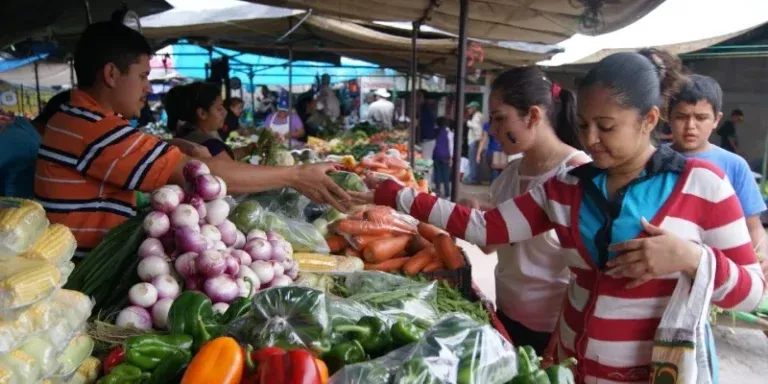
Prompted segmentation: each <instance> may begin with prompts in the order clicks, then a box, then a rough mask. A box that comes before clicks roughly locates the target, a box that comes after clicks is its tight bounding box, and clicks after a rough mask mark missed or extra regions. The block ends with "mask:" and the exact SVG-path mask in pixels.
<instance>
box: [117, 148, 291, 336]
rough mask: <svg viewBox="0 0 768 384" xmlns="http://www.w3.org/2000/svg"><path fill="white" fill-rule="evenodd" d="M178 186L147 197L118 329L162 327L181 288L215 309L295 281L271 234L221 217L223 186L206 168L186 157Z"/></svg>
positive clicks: (281, 243) (225, 209) (286, 251)
mask: <svg viewBox="0 0 768 384" xmlns="http://www.w3.org/2000/svg"><path fill="white" fill-rule="evenodd" d="M184 178H185V179H186V182H187V185H186V188H184V189H183V188H181V187H179V186H177V185H166V186H164V187H161V188H159V189H158V190H156V191H154V192H153V193H152V196H151V199H150V203H151V206H152V208H153V211H152V212H150V213H149V214H148V215H147V216H146V218H145V219H144V224H143V227H144V232H145V233H146V234H147V236H148V238H147V239H146V240H144V242H143V243H142V244H141V246H140V247H139V251H138V255H139V257H140V258H141V261H140V262H139V266H138V274H139V277H140V278H141V280H142V283H138V284H136V285H134V286H133V287H131V289H130V291H129V294H128V296H129V299H130V302H131V306H129V307H127V308H125V309H123V310H122V311H121V312H120V313H119V314H118V316H117V320H116V322H115V323H116V324H117V325H118V326H124V327H135V328H139V329H150V328H152V326H153V325H154V327H155V328H157V329H164V328H165V327H166V324H167V320H168V312H169V309H170V307H171V304H172V303H173V300H174V299H175V298H176V297H177V296H178V295H179V294H180V291H181V289H180V285H179V283H178V282H177V280H176V278H174V277H173V276H174V275H178V276H179V277H180V278H181V279H182V280H183V282H184V289H185V290H196V291H200V292H203V293H205V294H206V295H207V296H208V297H209V298H211V301H212V302H213V303H214V309H215V310H216V311H217V312H224V311H226V310H227V308H228V306H229V303H230V302H232V300H234V299H235V298H237V297H250V296H252V295H253V293H255V292H256V291H258V290H260V289H265V288H269V287H280V286H286V285H290V284H292V283H293V281H294V280H295V279H296V277H297V276H298V272H299V270H298V263H296V262H294V260H293V248H292V247H291V244H290V243H289V242H287V241H285V239H283V238H282V237H281V236H280V235H279V234H277V233H275V232H269V233H265V232H263V231H260V230H254V231H251V232H250V233H248V236H245V235H244V234H243V233H242V232H240V231H238V230H237V228H236V227H235V224H234V223H232V222H231V221H229V220H228V219H227V217H228V216H229V211H230V205H229V204H228V203H227V202H226V201H224V199H223V198H224V196H226V194H227V186H226V184H225V183H224V181H223V180H222V179H221V178H219V177H217V176H213V175H211V174H210V170H209V169H208V166H206V165H205V164H204V163H202V162H200V161H197V160H192V161H189V162H188V163H187V164H186V165H185V166H184Z"/></svg>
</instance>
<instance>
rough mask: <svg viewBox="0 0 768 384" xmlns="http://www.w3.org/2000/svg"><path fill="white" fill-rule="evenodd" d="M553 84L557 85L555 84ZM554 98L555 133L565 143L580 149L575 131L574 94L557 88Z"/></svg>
mask: <svg viewBox="0 0 768 384" xmlns="http://www.w3.org/2000/svg"><path fill="white" fill-rule="evenodd" d="M554 86H556V87H559V86H558V85H557V84H554ZM558 93H559V94H558V95H557V98H556V99H555V104H556V105H555V108H554V109H555V110H556V111H557V112H556V117H555V118H554V119H553V120H554V121H553V122H552V123H553V125H554V128H555V134H556V135H557V137H558V138H559V139H560V141H562V142H563V143H565V144H568V145H570V146H571V147H574V148H576V149H581V142H580V141H579V135H578V132H577V131H576V119H577V111H576V96H575V95H574V94H573V92H571V91H569V90H567V89H559V91H558Z"/></svg>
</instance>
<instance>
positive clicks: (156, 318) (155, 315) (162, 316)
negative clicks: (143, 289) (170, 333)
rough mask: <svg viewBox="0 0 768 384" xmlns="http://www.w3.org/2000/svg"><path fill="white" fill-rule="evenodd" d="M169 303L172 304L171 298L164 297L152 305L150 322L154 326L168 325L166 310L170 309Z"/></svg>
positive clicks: (162, 326)
mask: <svg viewBox="0 0 768 384" xmlns="http://www.w3.org/2000/svg"><path fill="white" fill-rule="evenodd" d="M171 305H173V299H171V298H165V299H160V300H158V301H157V303H155V305H153V306H152V323H154V325H155V328H157V329H165V328H166V326H168V312H170V311H171Z"/></svg>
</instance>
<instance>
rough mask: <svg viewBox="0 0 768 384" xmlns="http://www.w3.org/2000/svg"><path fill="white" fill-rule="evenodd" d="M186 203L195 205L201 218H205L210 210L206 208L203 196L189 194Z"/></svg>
mask: <svg viewBox="0 0 768 384" xmlns="http://www.w3.org/2000/svg"><path fill="white" fill-rule="evenodd" d="M184 203H185V204H189V205H191V206H193V207H195V209H196V210H197V215H198V216H200V220H204V219H205V216H206V215H207V214H208V211H207V210H206V209H205V200H203V198H202V197H200V196H198V195H189V196H188V197H187V200H186V201H185V202H184Z"/></svg>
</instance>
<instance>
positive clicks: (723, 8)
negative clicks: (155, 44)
mask: <svg viewBox="0 0 768 384" xmlns="http://www.w3.org/2000/svg"><path fill="white" fill-rule="evenodd" d="M167 1H168V3H170V4H171V5H173V6H174V7H177V8H184V9H211V8H224V7H228V6H232V5H235V4H238V3H241V2H240V1H237V0H216V1H215V2H212V1H210V0H167ZM361 1H366V0H361ZM767 21H768V0H666V1H665V2H664V3H662V4H661V5H659V6H658V7H657V8H656V9H654V10H653V11H651V12H650V13H649V14H647V15H646V16H645V17H643V18H642V19H640V20H638V21H637V22H635V23H633V24H631V25H629V26H627V27H624V28H622V29H620V30H618V31H615V32H612V33H608V34H605V35H600V36H595V37H592V36H584V35H575V36H573V37H572V38H570V39H568V40H565V41H563V42H562V43H560V44H558V45H560V46H561V47H562V48H564V49H565V52H563V53H561V54H558V55H555V56H554V57H553V58H552V59H551V60H547V61H544V62H541V63H539V64H542V65H551V66H555V65H562V64H567V63H571V62H574V61H577V60H579V59H581V58H583V57H586V56H589V55H591V54H592V53H595V52H597V51H599V50H600V49H609V48H641V47H647V46H658V45H666V44H676V43H683V42H688V41H696V40H702V39H708V38H712V37H717V36H720V35H724V34H728V33H732V32H737V31H741V30H746V29H749V28H752V27H755V26H758V25H760V24H762V23H765V22H767ZM509 40H514V37H513V36H510V39H509Z"/></svg>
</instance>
